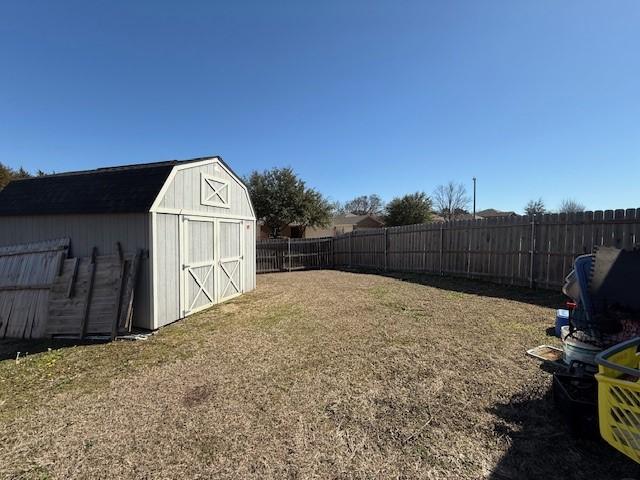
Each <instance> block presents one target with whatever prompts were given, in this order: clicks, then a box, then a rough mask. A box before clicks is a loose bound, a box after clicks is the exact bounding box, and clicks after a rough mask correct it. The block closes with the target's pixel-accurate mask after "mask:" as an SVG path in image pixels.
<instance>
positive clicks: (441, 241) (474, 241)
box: [256, 209, 640, 289]
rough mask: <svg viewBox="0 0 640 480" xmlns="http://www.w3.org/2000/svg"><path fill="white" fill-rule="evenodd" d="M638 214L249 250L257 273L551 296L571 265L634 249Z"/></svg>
mask: <svg viewBox="0 0 640 480" xmlns="http://www.w3.org/2000/svg"><path fill="white" fill-rule="evenodd" d="M639 236H640V209H627V210H621V209H618V210H607V211H601V210H599V211H593V212H592V211H586V212H579V213H568V214H545V215H538V216H536V217H526V216H516V217H509V218H498V219H496V218H493V219H479V220H465V221H451V222H443V223H427V224H422V225H411V226H403V227H390V228H386V229H373V230H355V231H353V232H350V233H347V234H343V235H338V236H336V237H327V238H320V239H272V240H263V241H258V242H257V246H256V248H257V252H256V253H257V257H256V264H257V271H258V273H266V272H279V271H288V270H297V269H305V268H353V269H368V270H380V271H399V272H430V273H441V274H444V275H453V276H464V277H468V278H478V279H486V280H491V281H494V282H498V283H505V284H511V285H521V286H531V287H539V288H548V289H557V288H558V287H560V286H561V285H562V284H563V282H564V278H565V276H566V275H567V274H568V273H569V271H570V270H571V268H572V265H573V259H574V258H575V257H576V256H578V255H582V254H585V253H590V252H593V251H594V250H595V249H596V248H597V247H598V246H602V245H604V246H616V247H624V248H632V247H634V246H638V244H639V242H640V238H639Z"/></svg>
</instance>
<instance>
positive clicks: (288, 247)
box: [287, 238, 291, 271]
mask: <svg viewBox="0 0 640 480" xmlns="http://www.w3.org/2000/svg"><path fill="white" fill-rule="evenodd" d="M287 257H288V259H289V261H288V262H287V263H288V264H289V271H291V238H288V239H287Z"/></svg>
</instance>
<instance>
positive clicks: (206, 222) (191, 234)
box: [180, 215, 243, 316]
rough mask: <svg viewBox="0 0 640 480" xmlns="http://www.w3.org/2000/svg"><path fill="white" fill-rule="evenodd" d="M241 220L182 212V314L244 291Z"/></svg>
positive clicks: (192, 311) (201, 308)
mask: <svg viewBox="0 0 640 480" xmlns="http://www.w3.org/2000/svg"><path fill="white" fill-rule="evenodd" d="M241 226H242V224H241V222H240V221H236V220H221V219H214V218H209V217H194V216H187V215H182V216H181V221H180V244H181V245H182V248H181V249H180V257H181V261H180V263H181V267H182V278H181V282H180V290H181V295H180V302H181V310H182V314H183V315H185V316H186V315H189V314H190V313H194V312H197V311H199V310H203V309H205V308H208V307H210V306H211V305H213V304H215V303H219V302H222V301H224V300H228V299H230V298H233V297H235V296H237V295H240V294H241V293H242V275H241V272H242V262H243V255H242V235H241Z"/></svg>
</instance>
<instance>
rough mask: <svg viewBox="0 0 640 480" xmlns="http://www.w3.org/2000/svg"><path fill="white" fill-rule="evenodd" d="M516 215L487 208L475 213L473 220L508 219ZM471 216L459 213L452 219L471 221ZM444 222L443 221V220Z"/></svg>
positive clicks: (470, 214)
mask: <svg viewBox="0 0 640 480" xmlns="http://www.w3.org/2000/svg"><path fill="white" fill-rule="evenodd" d="M517 216H518V214H517V213H516V212H510V211H509V212H502V211H500V210H496V209H494V208H487V209H485V210H480V211H479V212H476V216H475V220H482V219H483V218H484V219H486V218H503V217H506V218H510V217H517ZM473 219H474V217H473V214H472V213H461V214H459V215H456V217H455V218H454V220H473ZM443 221H444V219H443Z"/></svg>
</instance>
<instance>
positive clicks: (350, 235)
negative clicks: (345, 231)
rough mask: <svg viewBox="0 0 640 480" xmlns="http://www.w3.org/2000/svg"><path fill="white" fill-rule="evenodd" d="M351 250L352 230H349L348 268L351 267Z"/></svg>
mask: <svg viewBox="0 0 640 480" xmlns="http://www.w3.org/2000/svg"><path fill="white" fill-rule="evenodd" d="M352 250H353V230H352V231H350V232H349V268H351V267H352V265H353V262H352V260H351V252H352Z"/></svg>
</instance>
